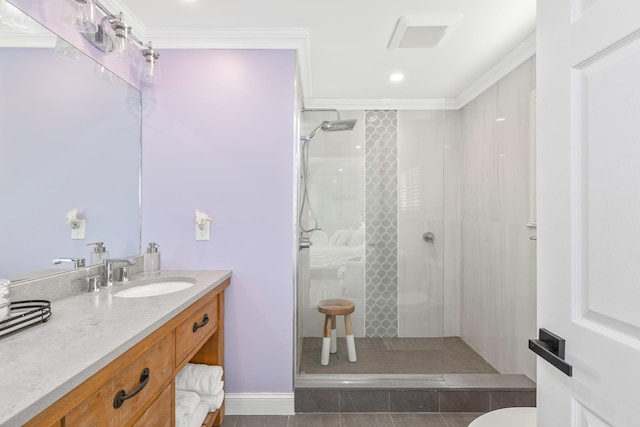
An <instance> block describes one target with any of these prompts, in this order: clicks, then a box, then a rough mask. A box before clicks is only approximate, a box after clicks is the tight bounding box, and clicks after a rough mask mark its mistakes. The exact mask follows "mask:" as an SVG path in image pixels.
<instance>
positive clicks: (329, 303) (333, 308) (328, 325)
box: [318, 299, 356, 366]
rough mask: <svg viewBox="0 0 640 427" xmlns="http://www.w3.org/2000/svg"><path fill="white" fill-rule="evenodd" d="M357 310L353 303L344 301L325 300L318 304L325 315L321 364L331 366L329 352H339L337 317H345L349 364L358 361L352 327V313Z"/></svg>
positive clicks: (319, 309)
mask: <svg viewBox="0 0 640 427" xmlns="http://www.w3.org/2000/svg"><path fill="white" fill-rule="evenodd" d="M354 310H355V305H354V304H353V303H352V302H351V301H347V300H344V299H325V300H322V301H320V303H319V304H318V311H319V312H320V313H324V336H323V338H322V352H321V353H320V364H321V365H322V366H327V365H328V364H329V350H331V353H335V352H337V351H338V343H337V341H336V316H344V329H345V332H346V335H347V355H348V356H349V362H355V361H356V343H355V340H354V339H353V329H352V327H351V316H349V315H350V314H351V313H353V312H354Z"/></svg>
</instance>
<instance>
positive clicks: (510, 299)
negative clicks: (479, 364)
mask: <svg viewBox="0 0 640 427" xmlns="http://www.w3.org/2000/svg"><path fill="white" fill-rule="evenodd" d="M534 83H535V59H530V60H529V61H527V62H525V63H524V64H522V65H521V66H520V67H518V68H517V69H516V70H514V71H513V72H511V73H510V74H509V75H507V76H506V77H504V78H503V79H502V80H501V81H499V82H498V83H496V84H495V85H494V86H493V87H491V88H490V89H489V90H487V91H486V92H484V93H483V94H481V95H480V96H479V97H478V98H476V99H475V100H474V101H472V102H471V103H470V104H468V105H467V106H466V107H464V109H463V110H462V118H461V119H462V132H463V137H462V150H461V157H462V170H461V172H462V173H461V194H462V197H461V207H462V211H461V221H462V224H461V235H462V273H461V274H462V279H461V280H462V287H461V297H460V299H461V337H462V338H463V339H464V340H465V341H466V342H467V343H468V344H469V345H470V346H471V347H473V348H474V349H475V350H476V351H477V352H478V353H479V354H480V355H481V356H482V357H483V358H485V359H486V360H487V361H488V362H489V363H491V364H492V365H493V366H494V367H495V368H496V369H497V370H498V371H500V372H501V373H524V374H526V375H527V376H529V377H530V378H532V379H535V356H534V355H533V353H531V352H530V351H529V350H528V347H527V340H528V339H529V338H531V337H533V336H535V335H536V316H535V310H536V285H535V264H536V253H535V249H536V247H535V241H532V240H529V237H530V236H531V235H533V234H535V230H530V229H528V228H526V224H527V222H528V221H529V144H530V141H529V130H530V126H532V125H533V124H530V123H529V121H530V119H529V114H530V111H529V110H530V104H529V97H530V92H531V90H532V89H533V88H534Z"/></svg>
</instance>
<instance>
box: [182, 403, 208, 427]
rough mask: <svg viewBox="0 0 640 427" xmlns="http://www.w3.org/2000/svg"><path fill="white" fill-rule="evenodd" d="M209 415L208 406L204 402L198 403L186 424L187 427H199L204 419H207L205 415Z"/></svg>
mask: <svg viewBox="0 0 640 427" xmlns="http://www.w3.org/2000/svg"><path fill="white" fill-rule="evenodd" d="M208 413H209V405H207V404H206V403H204V402H200V403H198V406H197V407H196V409H195V411H193V414H192V415H191V419H190V420H189V423H188V424H187V427H201V426H202V423H203V422H204V419H205V418H207V414H208Z"/></svg>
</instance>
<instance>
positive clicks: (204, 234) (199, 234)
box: [196, 221, 209, 240]
mask: <svg viewBox="0 0 640 427" xmlns="http://www.w3.org/2000/svg"><path fill="white" fill-rule="evenodd" d="M196 240H209V221H206V222H205V223H204V224H203V225H202V229H200V225H198V224H196Z"/></svg>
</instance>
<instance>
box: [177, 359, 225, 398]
mask: <svg viewBox="0 0 640 427" xmlns="http://www.w3.org/2000/svg"><path fill="white" fill-rule="evenodd" d="M222 373H223V371H222V367H220V366H210V365H202V364H196V363H187V365H186V366H185V367H184V368H182V370H181V371H180V372H179V373H178V375H177V376H176V389H178V390H189V391H195V392H196V393H198V394H201V395H202V394H215V390H216V387H218V383H219V382H220V381H221V380H222Z"/></svg>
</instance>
